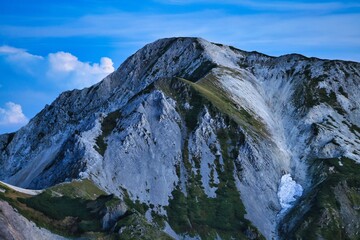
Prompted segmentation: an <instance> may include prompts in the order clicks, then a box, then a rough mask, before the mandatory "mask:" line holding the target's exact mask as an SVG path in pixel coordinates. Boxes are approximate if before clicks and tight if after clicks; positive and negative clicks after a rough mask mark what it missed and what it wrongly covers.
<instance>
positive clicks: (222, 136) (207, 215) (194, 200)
mask: <svg viewBox="0 0 360 240" xmlns="http://www.w3.org/2000/svg"><path fill="white" fill-rule="evenodd" d="M227 121H228V122H227V123H228V125H229V126H230V127H229V128H228V129H220V130H219V132H218V134H217V135H218V136H219V142H220V145H221V149H220V150H221V152H222V154H223V160H224V165H221V164H220V159H219V157H218V158H217V159H216V160H215V165H216V166H215V167H216V171H217V172H218V176H219V181H220V182H219V184H217V185H216V187H217V190H216V194H217V196H216V198H209V197H208V196H207V195H206V194H205V192H204V189H203V186H202V182H201V175H200V173H199V172H197V173H194V172H193V171H192V166H191V164H190V161H189V159H188V157H187V156H188V154H187V151H184V154H183V159H184V164H185V168H186V170H187V174H188V176H189V178H188V183H187V196H185V194H184V193H183V192H182V191H181V190H180V189H179V187H178V188H177V189H175V190H174V191H173V192H172V196H173V197H172V199H170V200H169V203H170V204H169V206H168V207H167V213H168V220H169V224H170V225H171V227H172V228H173V229H174V230H175V231H176V232H177V233H187V234H189V235H190V236H195V235H200V236H201V237H202V239H214V238H216V236H217V234H219V235H220V236H221V237H222V238H223V239H231V238H234V239H246V234H247V233H249V232H252V233H254V234H255V235H256V236H257V239H262V237H261V235H260V234H259V233H258V232H257V230H256V229H255V228H254V227H253V226H252V225H251V223H250V222H249V221H248V220H246V219H245V218H244V215H245V214H246V212H245V207H244V205H243V204H242V202H241V198H240V194H239V191H238V190H237V188H236V185H235V179H234V170H235V169H234V168H235V166H234V159H236V157H237V155H236V154H237V153H238V147H239V144H241V142H242V141H243V139H241V137H240V138H239V136H242V134H241V133H240V132H239V130H238V129H237V124H236V123H235V122H233V121H232V120H230V119H227ZM185 148H187V146H185ZM214 151H216V149H214ZM192 160H193V161H194V162H195V166H196V167H197V168H199V166H197V164H196V162H197V161H199V160H198V159H195V158H194V159H192ZM214 185H215V184H214Z"/></svg>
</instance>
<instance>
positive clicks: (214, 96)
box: [181, 74, 268, 137]
mask: <svg viewBox="0 0 360 240" xmlns="http://www.w3.org/2000/svg"><path fill="white" fill-rule="evenodd" d="M181 80H182V81H184V82H185V83H187V84H189V85H190V86H192V87H193V88H194V89H195V90H196V91H198V92H199V93H200V94H201V95H202V96H203V97H205V98H206V99H207V100H209V101H210V102H211V103H212V104H213V105H214V106H215V107H216V108H217V109H218V110H219V111H220V112H223V113H225V114H226V115H228V116H229V117H231V118H232V119H233V120H234V121H235V122H237V123H238V124H239V125H240V126H242V127H243V128H245V129H246V130H247V131H248V132H249V133H252V134H256V135H258V134H259V135H261V136H263V137H266V136H268V131H267V130H266V127H265V125H264V124H263V123H262V122H261V121H260V120H258V119H256V118H255V117H254V116H253V115H252V114H250V113H249V112H247V111H246V110H245V109H244V108H242V107H241V106H238V105H237V104H236V103H235V102H234V101H233V100H231V98H229V96H228V93H226V92H224V90H222V89H221V88H220V87H219V86H218V83H217V82H218V80H217V79H216V77H215V76H213V75H212V74H209V75H207V76H206V77H205V78H203V79H201V80H200V81H198V82H196V83H193V82H190V81H187V80H186V79H181Z"/></svg>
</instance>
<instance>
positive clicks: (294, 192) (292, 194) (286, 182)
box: [278, 174, 303, 212]
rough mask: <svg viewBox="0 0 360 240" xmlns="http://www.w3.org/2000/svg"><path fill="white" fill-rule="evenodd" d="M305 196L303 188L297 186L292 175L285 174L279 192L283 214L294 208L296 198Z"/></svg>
mask: <svg viewBox="0 0 360 240" xmlns="http://www.w3.org/2000/svg"><path fill="white" fill-rule="evenodd" d="M302 194H303V188H302V186H301V185H300V184H297V183H296V182H295V181H294V180H293V179H292V177H291V175H290V174H285V175H283V176H282V177H281V180H280V186H279V191H278V197H279V201H280V205H281V208H282V212H284V211H286V210H287V209H289V208H291V207H292V204H293V202H294V201H295V200H296V198H298V197H300V196H301V195H302Z"/></svg>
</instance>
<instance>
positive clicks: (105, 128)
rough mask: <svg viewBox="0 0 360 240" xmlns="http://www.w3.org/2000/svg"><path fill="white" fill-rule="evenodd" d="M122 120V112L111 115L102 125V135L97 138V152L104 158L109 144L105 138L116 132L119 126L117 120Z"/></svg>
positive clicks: (117, 111) (118, 111)
mask: <svg viewBox="0 0 360 240" xmlns="http://www.w3.org/2000/svg"><path fill="white" fill-rule="evenodd" d="M119 118H121V113H120V110H116V111H114V112H111V113H109V114H108V115H107V116H106V117H105V118H104V120H103V122H102V123H101V131H102V134H101V135H100V136H98V137H97V138H96V146H95V150H96V151H97V152H98V153H100V154H101V155H102V156H104V154H105V151H106V148H107V143H106V140H105V138H106V137H107V136H109V134H110V133H111V132H112V131H113V130H114V128H115V127H116V124H117V120H118V119H119Z"/></svg>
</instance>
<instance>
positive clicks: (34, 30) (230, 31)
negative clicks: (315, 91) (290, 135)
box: [0, 11, 360, 58]
mask: <svg viewBox="0 0 360 240" xmlns="http://www.w3.org/2000/svg"><path fill="white" fill-rule="evenodd" d="M359 21H360V14H359V13H347V14H346V13H342V14H292V13H289V14H285V13H284V14H262V13H261V14H260V13H259V14H255V15H254V14H250V15H236V14H229V13H225V12H223V11H199V12H191V13H179V14H157V15H154V14H145V13H124V12H118V13H112V14H101V15H87V16H83V17H80V18H78V19H77V20H75V21H73V22H69V23H67V24H64V25H56V26H55V25H54V26H53V25H51V26H43V27H31V26H28V27H27V26H12V27H9V26H7V27H4V26H0V32H2V34H9V35H14V36H18V37H86V36H93V37H94V36H95V37H109V38H111V39H113V40H112V41H113V42H116V41H117V40H119V41H120V42H132V41H133V42H137V43H140V42H141V43H142V44H145V43H147V42H149V41H153V40H156V39H157V38H162V37H169V36H200V37H203V38H206V39H209V40H212V41H219V42H222V43H226V44H233V45H235V46H238V47H240V48H244V49H250V50H258V51H264V50H265V53H270V54H271V52H281V50H283V52H284V53H286V52H287V51H290V52H293V51H299V50H300V51H301V50H302V49H305V50H306V49H307V48H308V47H309V46H311V47H314V48H319V49H326V50H327V51H328V50H331V49H339V48H343V47H344V46H347V47H349V48H350V47H351V48H353V49H360V48H359V47H360V41H359V39H360V28H359V27H358V25H357V24H356V23H357V22H359ZM224 26H226V27H224ZM142 44H141V45H142ZM141 45H139V46H138V47H141ZM294 46H296V48H294ZM266 49H268V51H266ZM273 49H275V51H272V50H273ZM292 49H293V50H292ZM269 50H270V51H269ZM300 53H301V52H300ZM328 53H331V51H328ZM357 54H358V55H359V54H360V53H359V52H358V53H357ZM319 57H321V56H319ZM334 57H335V56H334ZM358 58H360V56H358Z"/></svg>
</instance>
